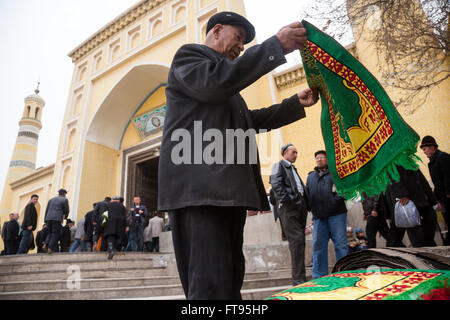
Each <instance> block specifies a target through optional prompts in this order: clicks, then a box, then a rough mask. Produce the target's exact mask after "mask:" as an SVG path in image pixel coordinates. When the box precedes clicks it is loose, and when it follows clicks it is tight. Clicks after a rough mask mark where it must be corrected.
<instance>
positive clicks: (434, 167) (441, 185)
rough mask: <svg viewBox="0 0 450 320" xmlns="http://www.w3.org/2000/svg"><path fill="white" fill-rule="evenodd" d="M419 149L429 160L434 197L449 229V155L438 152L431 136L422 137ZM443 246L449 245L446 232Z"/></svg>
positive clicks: (448, 237) (448, 236)
mask: <svg viewBox="0 0 450 320" xmlns="http://www.w3.org/2000/svg"><path fill="white" fill-rule="evenodd" d="M420 148H421V149H422V150H423V152H424V153H425V155H426V156H427V158H428V159H430V162H429V163H428V169H429V170H430V176H431V181H433V184H434V195H435V196H436V198H437V201H438V202H439V206H440V208H441V210H442V211H443V215H444V219H445V223H446V224H447V228H448V229H450V154H448V153H447V152H443V151H441V150H439V149H438V145H437V143H436V140H435V139H434V138H433V137H432V136H425V137H423V139H422V143H421V144H420ZM444 245H446V246H448V245H450V235H449V232H447V237H446V238H445V240H444Z"/></svg>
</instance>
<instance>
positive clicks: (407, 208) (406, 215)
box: [394, 200, 420, 228]
mask: <svg viewBox="0 0 450 320" xmlns="http://www.w3.org/2000/svg"><path fill="white" fill-rule="evenodd" d="M394 219H395V226H396V227H397V228H414V227H416V226H420V214H419V210H417V208H416V206H415V204H414V202H412V201H411V200H409V201H408V203H407V204H406V205H404V206H403V205H401V204H400V202H399V201H397V203H396V204H395V217H394Z"/></svg>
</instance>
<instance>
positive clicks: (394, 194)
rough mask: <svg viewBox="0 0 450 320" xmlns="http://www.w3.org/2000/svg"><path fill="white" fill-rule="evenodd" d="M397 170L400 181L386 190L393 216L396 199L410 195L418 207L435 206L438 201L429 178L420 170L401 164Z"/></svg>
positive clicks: (389, 209)
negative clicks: (406, 167)
mask: <svg viewBox="0 0 450 320" xmlns="http://www.w3.org/2000/svg"><path fill="white" fill-rule="evenodd" d="M397 170H398V173H399V174H400V181H399V182H394V183H392V184H390V185H389V186H388V187H387V190H386V199H387V204H388V212H389V214H390V217H391V218H392V217H393V215H394V208H395V203H396V202H397V201H396V200H395V199H401V198H403V197H408V198H409V199H410V200H411V201H412V202H414V204H415V206H416V207H417V208H421V207H429V206H434V205H435V204H436V203H437V201H436V197H435V195H434V193H433V191H431V187H430V185H429V184H428V181H427V179H426V178H425V176H424V175H423V173H422V172H421V171H420V170H414V171H413V170H406V169H404V168H403V167H400V166H397Z"/></svg>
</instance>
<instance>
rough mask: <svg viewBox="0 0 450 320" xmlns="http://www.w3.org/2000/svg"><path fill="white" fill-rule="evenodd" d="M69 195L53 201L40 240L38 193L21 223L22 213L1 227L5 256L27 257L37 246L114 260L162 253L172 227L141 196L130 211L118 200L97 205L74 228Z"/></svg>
mask: <svg viewBox="0 0 450 320" xmlns="http://www.w3.org/2000/svg"><path fill="white" fill-rule="evenodd" d="M66 195H67V191H66V190H65V189H60V190H59V191H58V196H57V197H54V198H52V199H50V200H49V202H48V204H47V208H46V211H45V218H44V221H45V223H44V224H43V226H42V229H41V230H39V231H38V232H37V233H36V237H34V236H33V231H35V230H36V227H37V222H38V221H37V217H38V215H37V211H36V208H35V204H36V202H37V201H38V199H39V196H38V195H36V194H33V195H32V196H31V199H30V201H29V203H28V204H27V206H26V207H25V210H24V217H23V220H22V223H21V224H20V223H19V214H18V213H11V214H10V215H9V218H10V220H9V221H6V222H5V223H4V224H3V227H2V239H3V242H4V247H5V249H4V251H3V252H2V254H4V255H13V254H26V253H28V251H29V250H33V249H35V248H36V249H37V253H53V252H71V253H73V252H79V251H81V252H87V251H108V252H109V255H108V259H112V258H113V256H114V253H115V252H116V251H135V252H136V251H137V252H143V251H145V252H159V236H160V234H161V232H163V231H167V230H169V229H170V225H169V223H167V224H165V223H164V219H163V218H162V217H161V213H160V212H151V213H150V212H148V210H147V207H146V206H145V205H144V204H142V203H141V198H140V197H134V199H133V204H132V205H131V206H130V208H129V209H128V210H127V209H126V208H125V206H124V205H123V202H124V198H122V197H119V196H116V197H113V198H110V197H105V199H104V200H103V201H100V202H97V203H94V204H93V210H91V211H89V212H88V213H86V214H85V216H84V217H83V218H82V219H80V220H79V221H78V223H77V224H76V226H75V222H74V221H72V220H71V219H69V218H68V215H69V203H68V200H67V198H66ZM64 220H65V221H66V223H65V225H64V226H63V221H64Z"/></svg>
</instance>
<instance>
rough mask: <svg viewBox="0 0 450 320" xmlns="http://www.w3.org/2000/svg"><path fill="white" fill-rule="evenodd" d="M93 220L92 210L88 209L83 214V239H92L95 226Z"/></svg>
mask: <svg viewBox="0 0 450 320" xmlns="http://www.w3.org/2000/svg"><path fill="white" fill-rule="evenodd" d="M92 222H95V221H94V210H92V211H89V212H88V213H86V215H85V216H84V240H85V241H92V240H93V239H92V237H93V234H94V228H95V226H94V225H93V224H92Z"/></svg>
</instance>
